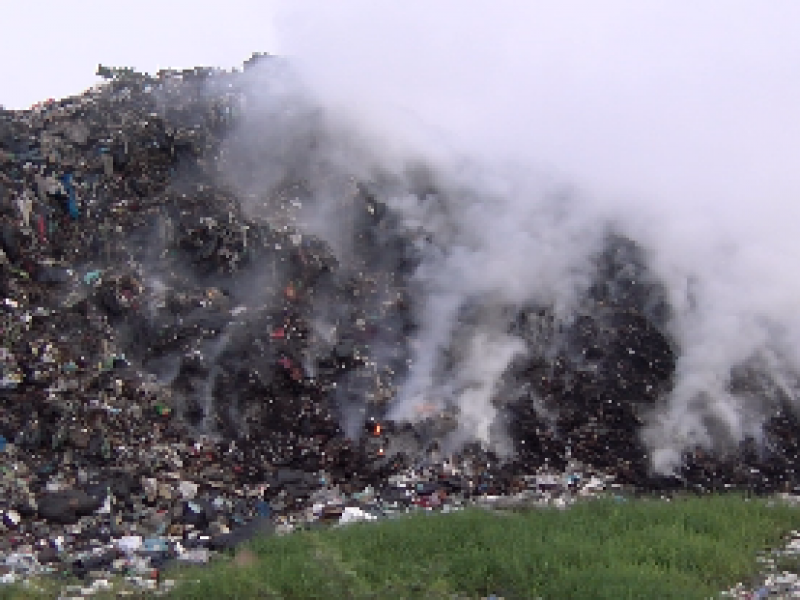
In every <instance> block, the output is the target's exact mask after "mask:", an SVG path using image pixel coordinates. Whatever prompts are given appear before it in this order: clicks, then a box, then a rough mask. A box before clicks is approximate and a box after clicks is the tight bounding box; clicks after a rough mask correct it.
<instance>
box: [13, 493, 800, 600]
mask: <svg viewBox="0 0 800 600" xmlns="http://www.w3.org/2000/svg"><path fill="white" fill-rule="evenodd" d="M799 525H800V509H796V508H791V507H789V506H784V505H781V504H778V505H776V506H768V503H767V501H765V500H745V499H743V498H742V497H740V496H715V497H704V498H686V499H680V500H674V501H672V502H664V501H657V500H635V501H629V502H619V501H615V500H602V501H595V502H586V503H581V504H579V505H576V506H574V507H572V508H570V509H569V510H558V509H547V510H529V511H524V512H517V513H506V514H497V513H494V512H488V511H485V510H481V509H473V510H467V511H462V512H458V513H455V514H449V515H440V516H432V515H424V514H423V515H415V516H409V517H402V518H398V519H392V520H388V521H385V522H381V523H378V524H354V525H350V526H348V527H344V528H338V529H333V530H317V531H313V532H298V533H295V534H292V535H288V536H283V537H271V538H266V539H260V540H256V541H254V542H253V543H252V544H251V545H250V546H249V549H250V550H251V551H252V554H253V555H254V556H255V558H256V560H255V561H254V562H253V563H252V564H250V565H238V564H236V563H235V562H234V561H233V560H230V559H223V560H220V561H219V562H218V563H217V564H215V565H213V566H211V567H207V568H202V569H198V568H181V569H180V570H178V571H174V572H173V573H172V574H170V575H169V576H170V577H177V578H179V579H183V578H187V579H192V580H197V581H196V583H191V582H186V583H183V584H181V586H180V587H179V588H178V589H177V590H176V591H175V592H174V593H173V594H172V595H170V596H169V597H170V598H202V599H204V600H210V599H212V598H214V599H216V598H271V597H274V598H448V599H452V598H454V597H456V598H481V597H485V596H488V595H490V594H495V595H497V596H502V597H504V598H506V599H511V598H537V597H540V598H545V599H551V598H558V599H562V598H576V599H578V598H592V599H602V598H609V599H610V598H614V599H615V600H616V599H620V598H648V599H651V598H665V599H667V598H680V599H682V600H686V599H691V598H711V597H715V596H717V595H718V593H719V592H720V591H721V590H724V589H727V588H730V587H732V586H733V585H734V584H735V583H736V582H738V581H745V582H747V581H748V580H749V579H750V578H751V577H753V576H754V575H755V574H756V573H757V572H758V565H757V563H756V561H755V558H756V555H757V552H758V551H759V550H762V549H765V548H768V547H779V546H780V545H781V538H782V535H785V534H787V533H788V532H789V531H791V530H792V529H795V528H800V527H798V526H799ZM239 562H241V561H239ZM21 597H29V596H28V595H27V594H26V595H25V596H21Z"/></svg>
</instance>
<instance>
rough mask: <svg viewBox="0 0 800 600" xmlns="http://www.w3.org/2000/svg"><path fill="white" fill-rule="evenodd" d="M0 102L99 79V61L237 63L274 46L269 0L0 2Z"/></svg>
mask: <svg viewBox="0 0 800 600" xmlns="http://www.w3.org/2000/svg"><path fill="white" fill-rule="evenodd" d="M0 7H1V8H0V22H2V24H3V27H2V34H0V105H3V106H6V107H7V108H27V107H28V106H30V105H31V104H33V103H34V102H38V101H40V100H44V99H47V98H49V97H54V98H60V97H63V96H66V95H71V94H75V93H80V92H81V91H83V90H84V89H86V88H87V87H89V86H91V85H93V84H94V83H96V82H98V81H99V79H98V78H97V77H95V75H94V74H95V71H96V70H97V65H98V63H102V64H104V65H110V66H130V67H135V68H136V69H138V70H141V71H148V72H155V71H157V70H158V69H161V68H169V67H174V68H188V67H194V66H218V67H223V68H231V67H238V66H241V64H242V62H244V61H245V60H246V59H247V58H249V57H250V55H251V54H252V53H253V52H265V51H266V52H268V51H273V50H274V47H275V41H274V40H275V33H274V29H273V19H272V12H271V7H272V1H271V0H225V1H222V2H220V1H211V0H193V1H191V2H189V1H186V0H162V1H155V0H134V1H132V2H106V1H102V0H69V1H67V2H59V1H56V0H42V1H41V2H14V1H13V0H3V1H2V2H0Z"/></svg>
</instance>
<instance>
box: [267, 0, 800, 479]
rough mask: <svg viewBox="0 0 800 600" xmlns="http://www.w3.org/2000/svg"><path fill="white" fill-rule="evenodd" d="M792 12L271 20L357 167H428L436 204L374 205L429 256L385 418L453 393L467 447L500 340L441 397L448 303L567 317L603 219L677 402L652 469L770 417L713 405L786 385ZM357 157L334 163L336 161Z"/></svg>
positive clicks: (496, 369)
mask: <svg viewBox="0 0 800 600" xmlns="http://www.w3.org/2000/svg"><path fill="white" fill-rule="evenodd" d="M798 17H800V5H798V4H797V3H794V2H770V3H761V4H756V3H752V2H742V1H736V0H724V1H722V0H720V1H712V2H705V3H703V4H702V5H700V6H689V5H681V4H675V3H672V2H649V3H640V2H633V1H630V2H623V1H609V2H604V3H600V4H598V3H594V2H577V1H567V2H559V3H542V2H536V3H528V2H514V1H503V0H494V1H493V2H491V3H490V2H481V1H476V2H470V3H463V2H460V3H456V2H453V1H451V0H439V1H437V2H435V3H431V2H417V1H413V0H410V1H407V2H403V3H394V2H380V1H375V0H369V1H367V0H363V1H344V0H343V1H340V2H335V3H331V2H327V3H326V2H310V1H306V2H303V3H285V4H284V6H283V8H282V9H281V10H280V11H279V12H278V19H277V30H278V34H279V38H280V44H281V46H280V47H279V51H280V53H281V54H284V55H286V56H288V57H289V59H290V61H291V62H292V64H293V66H294V67H296V68H297V69H298V70H299V73H300V76H301V79H302V80H303V82H304V83H305V85H307V86H308V88H309V89H310V90H311V91H312V92H313V94H314V96H315V98H316V99H317V100H318V101H319V102H320V103H321V105H322V106H323V107H324V109H325V111H326V115H327V117H329V118H330V120H331V122H336V123H339V124H341V125H340V126H341V127H342V128H343V130H347V131H348V132H349V134H350V135H349V139H353V135H352V133H353V131H356V132H359V135H361V136H362V137H360V138H359V141H358V148H357V154H358V156H359V157H360V159H361V162H360V163H359V164H361V165H362V168H363V169H364V172H369V170H370V168H372V167H379V168H381V169H383V170H384V171H392V170H395V174H397V175H401V171H402V169H403V168H405V166H406V165H407V164H408V163H409V162H411V161H415V160H419V161H424V162H427V163H428V164H430V165H432V166H433V167H434V170H436V171H437V172H440V173H443V174H444V175H442V176H441V178H440V180H439V181H437V184H438V185H439V187H440V188H444V189H446V190H447V194H446V197H447V198H449V199H450V202H452V203H453V205H451V206H449V207H447V211H442V210H441V207H434V208H432V207H431V204H430V203H431V202H433V201H434V200H432V199H425V198H419V197H413V198H409V197H404V196H403V195H402V194H400V195H398V196H397V197H395V198H394V200H393V206H394V208H395V209H397V210H399V211H401V213H402V214H403V215H404V216H405V218H406V220H407V222H408V223H416V224H417V225H418V226H419V227H421V228H423V229H425V230H427V231H429V232H433V233H434V234H435V235H434V239H435V244H436V245H435V246H434V247H432V248H429V249H428V255H427V260H426V262H425V263H424V267H423V268H422V269H421V270H420V272H419V273H418V275H417V279H418V283H419V284H420V289H422V290H423V291H424V294H425V298H426V301H425V304H424V311H423V315H422V327H421V331H422V334H421V337H420V339H418V340H416V348H417V352H416V356H415V357H414V358H415V362H414V369H413V370H412V373H411V376H410V379H409V381H408V383H407V385H406V387H405V389H404V390H403V392H402V393H401V396H400V398H399V400H398V404H397V406H396V410H395V414H396V416H405V417H409V416H410V415H411V414H412V413H414V411H415V410H416V409H417V408H419V406H420V405H421V403H423V402H425V403H429V402H434V403H436V402H440V401H439V400H437V398H438V397H439V396H440V395H441V394H442V393H443V392H444V391H446V390H451V391H453V390H455V388H457V387H458V385H462V384H463V386H464V389H462V390H461V391H453V393H455V394H456V396H457V398H458V402H460V408H461V410H462V414H463V415H465V420H464V422H463V423H462V428H464V427H466V428H468V429H469V430H470V431H471V432H472V434H474V435H475V436H477V437H479V438H485V437H486V436H487V435H488V434H487V421H486V419H488V418H490V417H491V407H490V405H489V398H490V396H491V394H492V390H493V385H494V382H496V380H497V378H498V377H499V375H500V374H501V373H502V371H503V368H504V364H507V363H508V361H509V360H511V358H512V357H513V356H514V355H515V354H516V353H517V352H518V351H519V347H518V344H519V342H518V341H517V340H515V339H513V338H509V337H507V336H506V337H504V336H503V334H502V323H499V322H495V321H492V320H489V321H488V322H485V323H482V324H481V328H479V329H478V330H477V331H476V332H475V337H474V338H473V339H472V340H470V342H469V344H468V350H467V354H468V358H467V359H466V360H465V362H464V366H465V368H467V369H468V371H469V372H471V373H472V376H471V379H470V378H466V379H463V378H464V373H466V372H467V371H464V372H462V373H461V374H460V375H459V377H462V379H463V380H459V381H458V382H457V384H458V385H449V384H448V385H449V387H448V385H444V384H443V382H441V381H438V380H437V368H438V367H437V364H436V361H437V354H438V353H439V351H440V349H442V348H443V347H445V346H446V345H447V344H448V340H449V339H450V337H451V335H452V334H453V330H454V327H455V322H456V319H457V313H458V308H459V306H461V305H462V303H463V302H464V300H465V299H470V298H475V297H482V296H485V295H487V294H488V295H493V296H495V297H496V298H497V300H498V301H499V302H521V301H525V300H530V299H535V300H537V301H541V302H545V303H548V304H554V305H555V306H556V307H557V309H558V310H559V311H561V312H562V313H567V312H568V311H569V309H570V307H571V306H572V303H574V301H575V299H576V298H577V296H578V293H579V292H580V291H581V290H582V289H584V287H585V286H586V285H587V282H588V276H589V274H588V273H589V272H588V265H587V257H589V256H590V255H591V254H592V253H593V252H594V251H596V250H597V248H598V244H599V242H600V239H601V237H602V234H603V232H604V231H605V228H606V226H607V225H609V224H611V225H613V226H614V227H615V228H616V229H617V230H619V231H621V232H622V233H624V234H626V235H628V236H629V237H631V238H632V239H634V240H635V241H636V242H637V243H639V244H640V245H641V246H643V247H644V248H645V249H646V250H647V251H648V256H649V257H650V259H651V261H652V262H651V265H650V268H651V269H652V271H653V273H654V274H655V275H656V276H657V277H658V278H659V279H660V280H661V281H662V282H663V283H664V284H665V286H666V289H667V293H668V296H669V300H670V303H671V305H672V307H673V309H674V313H673V318H672V320H671V322H670V324H669V326H670V330H671V334H672V335H673V337H674V339H675V340H676V341H677V344H678V351H679V356H678V364H677V374H676V380H675V384H674V388H673V390H672V392H671V393H670V396H669V397H668V398H666V399H665V405H664V407H663V408H662V409H661V410H659V411H657V413H655V414H654V415H653V418H652V419H651V422H650V423H649V424H648V426H647V427H646V429H645V431H644V432H643V435H644V439H645V441H646V442H647V443H648V445H649V447H650V449H651V450H652V451H653V461H654V465H655V466H656V467H657V468H659V469H668V468H670V467H671V466H673V465H675V463H676V461H677V460H678V457H679V455H680V451H681V450H683V449H684V448H686V447H688V446H690V445H693V444H697V443H699V444H704V445H711V444H713V443H715V442H716V441H717V438H719V437H720V436H723V437H729V438H731V439H734V440H735V439H739V438H741V436H743V435H745V434H748V433H749V434H757V431H758V427H759V425H760V422H761V419H762V418H763V415H764V414H765V409H766V408H767V407H766V406H763V405H762V404H763V401H762V400H759V399H758V397H744V396H737V395H734V393H733V392H731V390H730V388H729V383H730V376H731V369H732V368H735V367H737V366H740V365H742V364H745V363H748V362H751V361H760V364H762V365H766V367H765V368H767V369H768V370H770V371H771V372H772V374H773V376H774V377H775V378H776V380H786V378H787V375H786V374H787V373H789V372H792V371H795V370H798V368H800V343H799V342H798V341H799V340H800V318H798V314H800V313H798V307H800V283H798V282H797V281H796V279H795V278H794V269H795V267H796V265H797V264H798V263H799V262H800V237H798V236H797V235H796V233H795V231H794V229H795V224H796V223H798V222H799V221H798V218H797V217H798V216H800V215H799V214H798V213H800V203H798V202H797V198H796V196H797V194H798V192H800V170H798V169H797V167H796V161H797V156H800V120H798V119H797V118H796V110H797V108H796V107H797V106H800V86H798V85H797V84H796V82H795V81H796V78H795V71H796V65H795V59H796V57H797V56H798V55H800V38H798V36H797V35H796V32H795V29H796V28H795V24H796V23H797V22H798ZM354 151H355V150H354V149H353V148H350V149H349V150H348V151H343V152H342V154H341V155H340V156H338V157H335V158H334V159H333V160H334V161H340V162H348V161H350V163H351V164H350V167H351V168H355V167H354V163H353V160H352V158H353V156H354V154H353V152H354ZM464 158H467V159H468V160H467V161H464V160H463V159H464ZM510 165H514V166H513V167H512V166H510ZM490 173H493V174H495V175H492V176H490V175H488V174H490ZM520 173H524V174H525V175H524V176H521V175H520ZM497 174H502V175H497ZM509 174H511V175H510V176H509ZM356 175H359V173H356ZM568 188H570V189H572V191H571V192H569V193H563V192H564V190H565V189H568ZM482 356H485V357H486V358H485V360H482V359H481V357H482ZM457 379H458V377H457ZM450 383H452V382H450ZM784 389H785V390H786V392H787V393H789V394H793V391H792V388H791V386H789V385H788V384H786V385H784ZM465 390H466V391H465ZM484 410H485V411H486V413H485V414H486V418H484V416H482V415H484V412H482V411H484Z"/></svg>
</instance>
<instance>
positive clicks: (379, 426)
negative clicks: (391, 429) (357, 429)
mask: <svg viewBox="0 0 800 600" xmlns="http://www.w3.org/2000/svg"><path fill="white" fill-rule="evenodd" d="M380 434H381V424H380V423H376V424H375V435H380Z"/></svg>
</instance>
